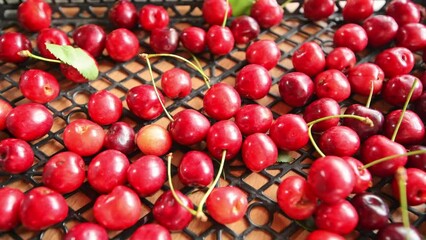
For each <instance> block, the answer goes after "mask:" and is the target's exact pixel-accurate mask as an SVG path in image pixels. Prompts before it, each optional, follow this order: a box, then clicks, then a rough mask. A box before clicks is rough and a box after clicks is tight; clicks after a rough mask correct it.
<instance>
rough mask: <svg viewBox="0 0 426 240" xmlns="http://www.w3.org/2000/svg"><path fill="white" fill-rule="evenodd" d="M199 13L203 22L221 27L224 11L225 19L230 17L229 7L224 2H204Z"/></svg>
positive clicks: (212, 0)
mask: <svg viewBox="0 0 426 240" xmlns="http://www.w3.org/2000/svg"><path fill="white" fill-rule="evenodd" d="M201 11H202V13H203V19H204V21H206V22H207V23H208V24H209V25H222V23H223V19H224V18H225V14H226V11H228V12H227V13H228V15H227V17H231V16H232V8H231V5H230V4H229V3H228V2H227V1H225V0H205V1H204V2H203V6H202V8H201Z"/></svg>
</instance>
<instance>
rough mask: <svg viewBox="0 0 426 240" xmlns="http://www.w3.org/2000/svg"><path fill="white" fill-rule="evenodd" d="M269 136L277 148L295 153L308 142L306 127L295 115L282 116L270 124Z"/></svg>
mask: <svg viewBox="0 0 426 240" xmlns="http://www.w3.org/2000/svg"><path fill="white" fill-rule="evenodd" d="M269 136H270V137H271V138H272V140H273V141H274V142H275V144H276V145H277V147H278V148H280V149H283V150H285V151H296V150H298V149H300V148H302V147H304V146H305V145H306V144H307V143H308V142H309V136H308V126H307V125H306V122H305V120H304V119H303V118H302V117H301V116H299V115H296V114H291V113H289V114H284V115H282V116H280V117H278V118H277V119H276V120H275V122H274V123H272V126H271V129H270V130H269Z"/></svg>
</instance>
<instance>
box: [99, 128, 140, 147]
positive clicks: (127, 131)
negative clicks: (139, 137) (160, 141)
mask: <svg viewBox="0 0 426 240" xmlns="http://www.w3.org/2000/svg"><path fill="white" fill-rule="evenodd" d="M134 141H135V130H133V128H132V127H131V126H130V125H129V124H128V123H126V122H116V123H113V124H111V126H110V127H109V129H108V131H107V132H106V133H105V140H104V147H105V148H106V149H114V150H118V151H120V152H122V153H124V154H129V153H131V152H132V151H133V150H135V148H136V143H135V142H134Z"/></svg>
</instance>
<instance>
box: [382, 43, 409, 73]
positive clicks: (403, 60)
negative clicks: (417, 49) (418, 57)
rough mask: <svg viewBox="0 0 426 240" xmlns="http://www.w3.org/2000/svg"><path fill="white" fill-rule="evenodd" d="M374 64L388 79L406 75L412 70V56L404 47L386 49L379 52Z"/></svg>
mask: <svg viewBox="0 0 426 240" xmlns="http://www.w3.org/2000/svg"><path fill="white" fill-rule="evenodd" d="M374 63H375V64H376V65H377V66H379V67H380V68H381V69H382V70H383V72H384V73H385V76H386V77H388V78H392V77H395V76H397V75H403V74H408V73H410V72H411V70H413V68H414V55H413V53H412V52H411V51H410V50H408V49H407V48H404V47H393V48H388V49H385V50H383V51H382V52H380V53H379V54H378V55H377V56H376V59H375V60H374Z"/></svg>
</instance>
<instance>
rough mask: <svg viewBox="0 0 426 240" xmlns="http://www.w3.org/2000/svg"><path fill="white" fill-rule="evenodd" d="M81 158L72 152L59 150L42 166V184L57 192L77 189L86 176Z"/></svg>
mask: <svg viewBox="0 0 426 240" xmlns="http://www.w3.org/2000/svg"><path fill="white" fill-rule="evenodd" d="M85 168H86V166H85V164H84V161H83V159H82V158H81V157H80V156H79V155H78V154H76V153H73V152H61V153H58V154H56V155H54V156H53V157H51V158H50V159H49V161H47V163H46V164H45V165H44V168H43V175H42V180H43V184H44V185H45V186H46V187H48V188H50V189H52V190H55V191H57V192H59V193H70V192H72V191H74V190H77V189H78V188H79V187H80V186H81V185H82V184H83V182H84V180H85V178H86V172H85Z"/></svg>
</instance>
